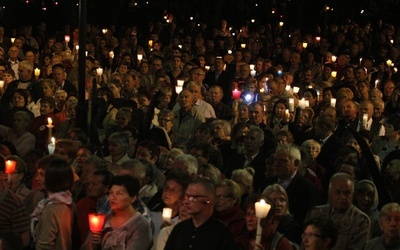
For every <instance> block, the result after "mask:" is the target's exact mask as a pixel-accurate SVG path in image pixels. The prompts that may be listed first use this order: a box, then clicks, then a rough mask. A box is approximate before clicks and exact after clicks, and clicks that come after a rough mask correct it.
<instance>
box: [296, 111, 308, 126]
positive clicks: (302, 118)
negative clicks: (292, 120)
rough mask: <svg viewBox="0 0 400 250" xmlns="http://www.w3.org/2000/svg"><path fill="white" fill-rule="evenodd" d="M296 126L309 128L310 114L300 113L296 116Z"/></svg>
mask: <svg viewBox="0 0 400 250" xmlns="http://www.w3.org/2000/svg"><path fill="white" fill-rule="evenodd" d="M297 124H298V125H299V126H309V125H310V124H311V119H310V113H308V112H305V111H300V113H299V115H298V116H297Z"/></svg>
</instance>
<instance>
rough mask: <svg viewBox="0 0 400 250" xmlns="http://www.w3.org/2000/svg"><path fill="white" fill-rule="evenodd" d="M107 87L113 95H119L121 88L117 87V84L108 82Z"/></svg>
mask: <svg viewBox="0 0 400 250" xmlns="http://www.w3.org/2000/svg"><path fill="white" fill-rule="evenodd" d="M107 87H108V88H109V89H110V90H111V92H112V94H113V96H114V97H116V98H117V97H119V95H120V91H121V88H118V87H117V85H115V84H114V83H110V84H108V86H107Z"/></svg>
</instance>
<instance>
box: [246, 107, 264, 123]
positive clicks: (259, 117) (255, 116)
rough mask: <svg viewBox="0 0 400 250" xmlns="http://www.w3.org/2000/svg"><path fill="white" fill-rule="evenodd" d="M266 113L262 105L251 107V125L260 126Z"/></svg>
mask: <svg viewBox="0 0 400 250" xmlns="http://www.w3.org/2000/svg"><path fill="white" fill-rule="evenodd" d="M263 116H264V111H263V108H262V107H261V106H260V105H254V106H250V107H249V120H250V122H251V123H253V124H256V125H259V124H261V123H262V122H263Z"/></svg>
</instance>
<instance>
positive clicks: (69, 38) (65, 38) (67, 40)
mask: <svg viewBox="0 0 400 250" xmlns="http://www.w3.org/2000/svg"><path fill="white" fill-rule="evenodd" d="M64 40H65V42H66V43H67V44H68V43H69V41H70V40H71V37H70V36H69V35H65V36H64Z"/></svg>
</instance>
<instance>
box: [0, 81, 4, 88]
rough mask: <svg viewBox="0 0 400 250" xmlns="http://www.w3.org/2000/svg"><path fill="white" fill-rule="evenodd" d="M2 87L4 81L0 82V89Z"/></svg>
mask: <svg viewBox="0 0 400 250" xmlns="http://www.w3.org/2000/svg"><path fill="white" fill-rule="evenodd" d="M2 87H4V81H3V80H0V88H2Z"/></svg>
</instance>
